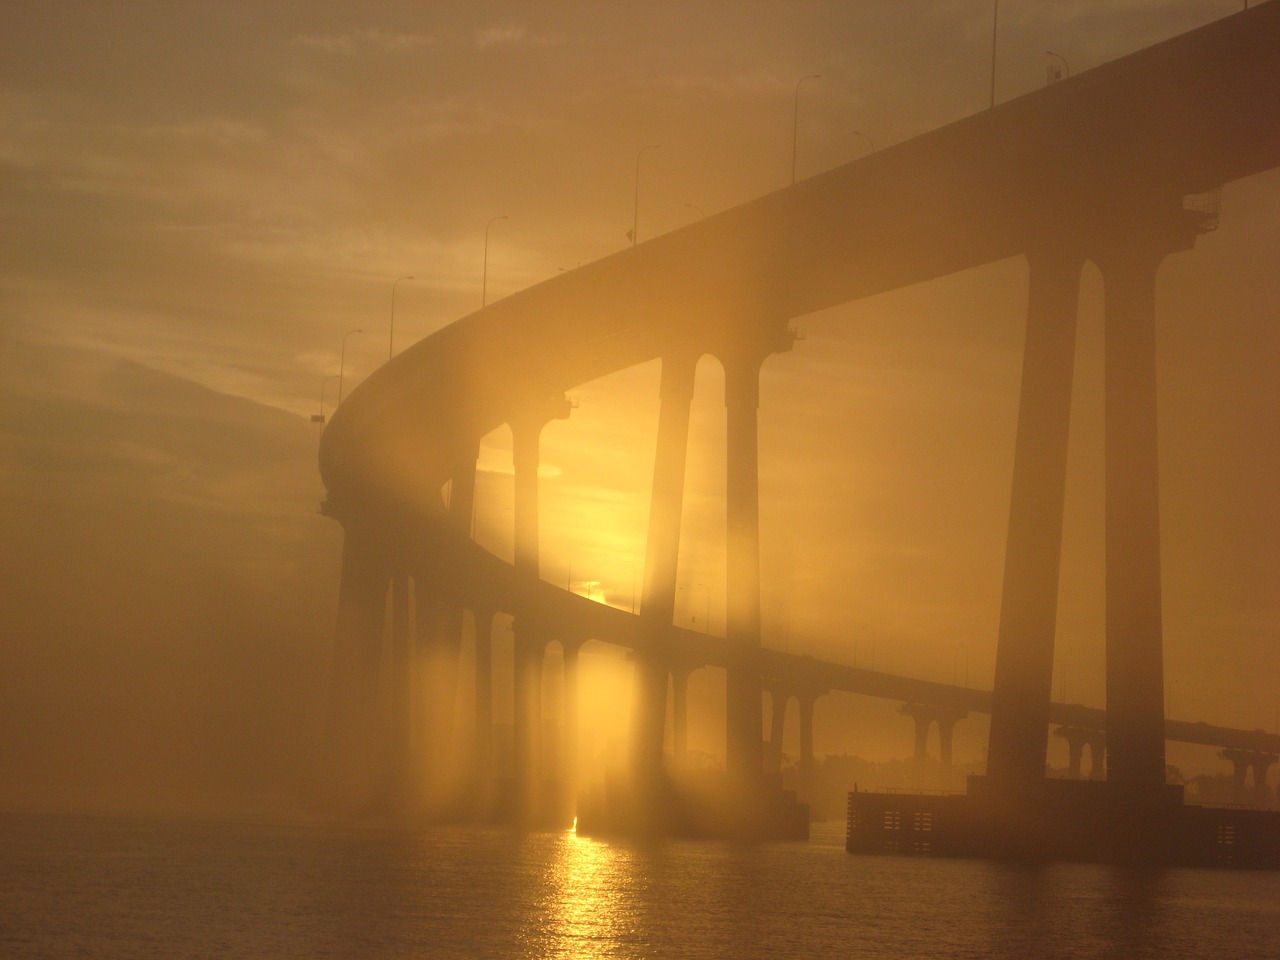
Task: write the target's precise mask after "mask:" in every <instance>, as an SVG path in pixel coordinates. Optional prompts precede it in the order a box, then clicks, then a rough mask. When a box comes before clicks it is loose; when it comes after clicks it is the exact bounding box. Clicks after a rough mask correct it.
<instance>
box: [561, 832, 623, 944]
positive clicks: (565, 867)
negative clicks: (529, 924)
mask: <svg viewBox="0 0 1280 960" xmlns="http://www.w3.org/2000/svg"><path fill="white" fill-rule="evenodd" d="M576 829H577V820H576V819H575V820H574V829H573V830H569V831H566V832H565V833H562V834H560V835H559V836H558V837H557V838H556V850H555V854H554V858H553V860H552V861H551V863H550V864H549V866H548V872H547V886H548V890H547V904H546V908H547V920H546V936H547V942H546V943H545V944H543V947H544V949H545V951H546V952H545V953H544V954H543V956H547V957H573V958H591V957H611V956H617V951H618V945H619V944H620V943H624V942H626V941H627V940H628V939H631V938H632V936H634V927H635V919H636V918H635V915H634V910H635V905H634V902H633V896H632V894H633V892H634V891H632V889H631V888H632V886H633V884H632V876H631V867H632V863H631V856H632V855H631V853H630V852H628V851H626V850H623V849H619V848H617V847H611V846H610V845H609V844H607V843H600V842H599V841H596V840H590V839H588V838H586V837H580V836H578V834H577V832H576Z"/></svg>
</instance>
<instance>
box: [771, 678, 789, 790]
mask: <svg viewBox="0 0 1280 960" xmlns="http://www.w3.org/2000/svg"><path fill="white" fill-rule="evenodd" d="M768 690H769V753H768V755H767V756H766V758H765V772H766V773H774V774H777V773H781V772H782V734H783V727H784V725H785V722H786V716H787V701H788V700H790V699H791V695H790V693H789V692H788V691H787V690H786V688H784V687H783V686H782V685H781V684H776V683H774V684H770V685H769V687H768Z"/></svg>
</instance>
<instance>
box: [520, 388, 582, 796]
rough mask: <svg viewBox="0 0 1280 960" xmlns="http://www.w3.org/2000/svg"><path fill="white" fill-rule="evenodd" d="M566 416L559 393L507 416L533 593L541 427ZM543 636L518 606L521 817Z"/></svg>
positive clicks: (535, 743)
mask: <svg viewBox="0 0 1280 960" xmlns="http://www.w3.org/2000/svg"><path fill="white" fill-rule="evenodd" d="M568 415H569V403H568V401H567V400H565V399H564V398H563V397H550V398H547V400H546V401H544V402H541V403H531V404H528V405H527V406H525V407H524V408H522V409H521V410H520V411H519V412H518V413H517V415H516V416H514V417H512V418H511V420H510V425H511V455H512V460H513V465H514V467H515V517H514V521H515V568H516V573H517V575H518V576H519V577H520V578H521V579H522V580H523V581H524V589H525V590H526V591H528V593H529V594H532V591H533V589H534V584H535V583H536V581H537V580H538V576H539V560H538V466H539V464H540V462H541V457H540V454H539V449H538V448H539V440H540V437H541V436H542V428H543V427H544V426H546V424H547V423H548V422H550V421H551V420H553V419H564V418H566V417H568ZM545 652H546V636H545V633H544V631H543V630H542V629H541V628H540V626H539V625H538V623H537V614H536V611H534V610H532V609H522V610H521V611H519V613H518V614H517V616H516V622H515V664H514V675H515V689H514V717H513V718H512V726H513V728H514V729H513V739H514V743H513V747H514V752H515V767H516V793H517V798H516V799H517V803H518V805H519V807H520V816H521V817H522V818H523V819H526V820H527V819H530V818H531V817H533V816H535V815H536V808H537V804H538V796H539V791H540V789H541V786H540V781H541V771H540V769H539V764H538V753H539V749H538V748H539V743H540V741H541V739H542V660H543V656H544V654H545Z"/></svg>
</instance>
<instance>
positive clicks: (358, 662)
mask: <svg viewBox="0 0 1280 960" xmlns="http://www.w3.org/2000/svg"><path fill="white" fill-rule="evenodd" d="M342 523H343V540H342V574H341V580H340V582H339V586H338V611H337V621H336V624H335V630H334V647H333V670H332V682H331V688H330V699H329V716H328V721H327V733H326V738H325V740H326V750H325V753H326V758H327V763H326V764H325V767H326V779H325V781H324V782H323V783H322V784H321V794H322V804H323V806H324V807H325V808H326V809H328V810H329V811H330V812H332V813H334V814H336V815H338V816H341V817H351V816H358V815H360V814H363V813H365V812H368V811H370V810H372V809H373V808H374V806H375V805H376V804H377V803H378V802H379V801H380V800H381V799H382V794H383V791H384V790H385V786H386V779H387V773H388V771H389V769H390V763H391V754H390V751H389V749H388V744H389V743H390V741H391V738H390V737H388V736H387V734H388V732H389V731H387V730H386V729H385V724H384V723H383V722H382V721H381V719H380V716H381V711H380V709H379V706H380V704H381V702H382V679H383V677H382V657H383V649H384V648H383V631H384V629H385V626H386V611H387V590H388V585H389V583H390V579H391V571H392V556H393V549H392V546H391V545H390V544H389V543H388V539H389V538H388V537H387V536H386V535H385V533H384V532H383V531H381V530H379V529H378V528H377V527H376V526H375V524H374V523H372V522H371V521H368V520H364V521H361V520H357V519H354V518H350V517H348V518H343V519H342Z"/></svg>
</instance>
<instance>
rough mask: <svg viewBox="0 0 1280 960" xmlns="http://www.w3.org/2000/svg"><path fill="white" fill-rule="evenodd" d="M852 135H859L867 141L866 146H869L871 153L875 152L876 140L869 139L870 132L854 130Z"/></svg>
mask: <svg viewBox="0 0 1280 960" xmlns="http://www.w3.org/2000/svg"><path fill="white" fill-rule="evenodd" d="M853 135H854V136H855V137H861V138H862V139H863V140H865V141H867V146H869V147H870V148H871V151H870V152H871V153H875V152H876V142H875V141H874V140H872V139H871V134H869V133H863V132H862V131H861V130H854V131H853Z"/></svg>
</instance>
